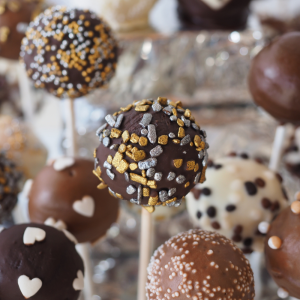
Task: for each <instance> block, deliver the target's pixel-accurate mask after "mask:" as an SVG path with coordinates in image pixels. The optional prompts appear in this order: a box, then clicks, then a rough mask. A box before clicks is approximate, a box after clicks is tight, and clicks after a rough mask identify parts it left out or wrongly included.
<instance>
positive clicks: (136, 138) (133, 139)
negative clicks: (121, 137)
mask: <svg viewBox="0 0 300 300" xmlns="http://www.w3.org/2000/svg"><path fill="white" fill-rule="evenodd" d="M139 139H140V137H139V136H138V135H137V134H136V133H133V134H132V135H131V137H130V142H131V143H133V144H136V143H138V142H139Z"/></svg>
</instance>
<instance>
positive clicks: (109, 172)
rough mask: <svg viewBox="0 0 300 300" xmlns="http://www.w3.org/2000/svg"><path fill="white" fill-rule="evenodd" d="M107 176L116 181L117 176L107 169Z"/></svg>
mask: <svg viewBox="0 0 300 300" xmlns="http://www.w3.org/2000/svg"><path fill="white" fill-rule="evenodd" d="M106 174H107V176H108V177H109V178H110V179H111V180H114V179H115V174H114V173H113V172H112V171H111V170H109V169H106Z"/></svg>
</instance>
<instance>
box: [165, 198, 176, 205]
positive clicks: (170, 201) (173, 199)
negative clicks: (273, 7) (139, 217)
mask: <svg viewBox="0 0 300 300" xmlns="http://www.w3.org/2000/svg"><path fill="white" fill-rule="evenodd" d="M176 200H177V198H176V197H174V198H172V199H170V200H168V201H166V202H164V204H165V205H166V204H167V203H172V202H174V201H176Z"/></svg>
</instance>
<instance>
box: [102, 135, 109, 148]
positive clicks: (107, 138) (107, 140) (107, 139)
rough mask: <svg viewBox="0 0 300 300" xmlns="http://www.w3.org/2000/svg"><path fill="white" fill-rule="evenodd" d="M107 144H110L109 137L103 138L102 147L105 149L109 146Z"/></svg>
mask: <svg viewBox="0 0 300 300" xmlns="http://www.w3.org/2000/svg"><path fill="white" fill-rule="evenodd" d="M109 143H110V138H109V137H105V138H104V139H103V145H104V146H105V147H108V146H109Z"/></svg>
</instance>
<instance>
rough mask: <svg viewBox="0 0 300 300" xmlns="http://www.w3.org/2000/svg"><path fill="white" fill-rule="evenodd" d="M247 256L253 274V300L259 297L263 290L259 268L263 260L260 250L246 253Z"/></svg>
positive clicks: (257, 299)
mask: <svg viewBox="0 0 300 300" xmlns="http://www.w3.org/2000/svg"><path fill="white" fill-rule="evenodd" d="M246 257H247V258H248V260H249V262H250V265H251V268H252V271H253V275H254V282H255V298H254V299H255V300H259V299H261V296H262V291H263V284H262V280H261V269H262V265H263V263H262V260H263V253H260V252H253V253H251V254H248V255H246Z"/></svg>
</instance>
